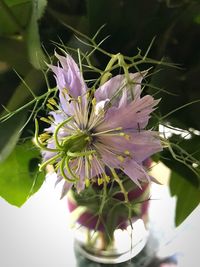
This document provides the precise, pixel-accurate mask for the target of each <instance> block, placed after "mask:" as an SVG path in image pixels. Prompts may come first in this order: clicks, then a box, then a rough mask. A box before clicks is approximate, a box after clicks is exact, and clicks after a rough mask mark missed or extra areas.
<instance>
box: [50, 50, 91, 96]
mask: <svg viewBox="0 0 200 267" xmlns="http://www.w3.org/2000/svg"><path fill="white" fill-rule="evenodd" d="M55 56H56V57H57V58H58V60H59V61H60V63H61V66H62V70H63V75H64V80H65V87H64V88H67V90H69V94H70V95H71V96H72V97H74V98H75V99H76V98H78V96H83V95H84V94H85V93H86V91H87V86H86V84H85V82H84V80H83V77H82V75H81V73H80V70H79V68H78V65H77V64H76V62H75V61H74V60H73V58H72V57H71V56H70V55H68V54H66V56H65V57H64V56H61V55H58V54H57V53H55ZM62 89H63V88H62ZM62 89H61V90H62Z"/></svg>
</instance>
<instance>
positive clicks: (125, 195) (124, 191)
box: [110, 168, 129, 203]
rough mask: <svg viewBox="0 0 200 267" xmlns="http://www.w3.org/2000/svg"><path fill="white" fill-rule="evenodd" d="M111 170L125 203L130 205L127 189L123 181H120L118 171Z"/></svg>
mask: <svg viewBox="0 0 200 267" xmlns="http://www.w3.org/2000/svg"><path fill="white" fill-rule="evenodd" d="M110 170H111V172H112V175H113V177H114V179H115V181H116V182H117V183H118V184H119V186H120V188H121V191H122V193H123V195H124V199H125V202H126V203H129V199H128V192H126V189H125V188H124V186H123V183H122V181H121V180H120V178H119V176H118V175H117V173H116V171H115V170H114V169H113V168H110Z"/></svg>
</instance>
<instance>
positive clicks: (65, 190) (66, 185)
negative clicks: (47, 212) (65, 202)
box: [60, 181, 73, 199]
mask: <svg viewBox="0 0 200 267" xmlns="http://www.w3.org/2000/svg"><path fill="white" fill-rule="evenodd" d="M72 186H73V183H69V182H67V181H65V183H64V185H63V188H62V192H61V196H60V199H62V198H63V197H64V196H66V194H67V193H68V191H69V190H70V189H71V188H72Z"/></svg>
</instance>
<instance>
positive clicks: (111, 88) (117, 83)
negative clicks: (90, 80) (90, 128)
mask: <svg viewBox="0 0 200 267" xmlns="http://www.w3.org/2000/svg"><path fill="white" fill-rule="evenodd" d="M146 73H147V71H143V72H136V73H130V79H131V81H132V82H133V84H131V85H130V86H129V85H128V84H127V81H126V78H125V75H124V74H123V75H117V76H115V77H113V78H111V79H110V80H108V81H107V82H105V83H104V84H103V85H102V86H100V87H99V88H98V89H97V90H96V92H95V94H94V96H95V98H96V100H97V102H99V101H102V100H106V99H110V100H113V101H112V102H113V104H114V105H115V106H117V105H118V104H119V102H120V96H121V95H122V93H123V92H124V91H126V92H127V94H125V95H124V96H123V97H124V100H123V102H130V101H131V98H130V95H131V91H132V93H133V95H134V99H138V98H139V97H140V94H141V81H142V79H143V77H144V76H145V75H146ZM113 97H114V98H113ZM125 100H126V101H125Z"/></svg>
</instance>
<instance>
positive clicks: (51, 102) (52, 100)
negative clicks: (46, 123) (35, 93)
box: [48, 98, 58, 107]
mask: <svg viewBox="0 0 200 267" xmlns="http://www.w3.org/2000/svg"><path fill="white" fill-rule="evenodd" d="M48 102H49V103H50V104H51V105H52V106H55V107H58V104H57V103H56V101H55V100H54V99H53V98H49V99H48Z"/></svg>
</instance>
